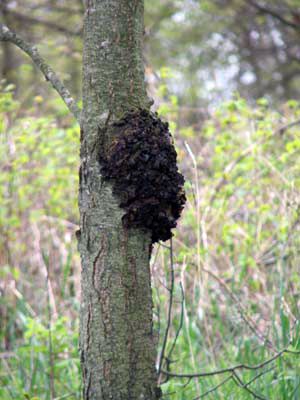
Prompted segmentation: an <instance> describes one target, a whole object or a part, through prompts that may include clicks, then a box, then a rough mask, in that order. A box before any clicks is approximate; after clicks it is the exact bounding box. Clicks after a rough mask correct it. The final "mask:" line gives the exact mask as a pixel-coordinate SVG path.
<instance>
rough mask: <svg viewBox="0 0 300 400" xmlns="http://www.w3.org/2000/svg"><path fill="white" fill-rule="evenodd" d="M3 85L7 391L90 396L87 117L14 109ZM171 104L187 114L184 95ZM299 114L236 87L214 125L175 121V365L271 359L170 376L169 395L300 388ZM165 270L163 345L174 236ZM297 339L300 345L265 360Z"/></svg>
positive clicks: (158, 316) (294, 106)
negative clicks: (80, 174) (83, 345)
mask: <svg viewBox="0 0 300 400" xmlns="http://www.w3.org/2000/svg"><path fill="white" fill-rule="evenodd" d="M3 96H5V98H6V100H5V102H2V103H1V102H0V104H2V109H1V110H0V116H1V118H2V122H1V121H0V122H1V124H2V125H3V126H4V128H5V129H4V131H5V132H6V136H5V138H4V139H5V140H3V141H2V142H1V145H0V153H1V154H0V155H1V157H0V159H1V161H0V163H1V164H0V168H1V170H3V171H4V173H3V177H2V178H1V179H2V181H1V187H0V192H1V211H0V230H1V241H0V264H1V271H0V274H1V283H0V289H1V297H0V312H1V330H0V346H1V350H0V398H1V399H3V400H8V399H12V398H13V399H52V400H53V399H56V400H58V399H64V398H70V399H79V398H80V393H81V379H80V369H79V360H78V351H77V347H78V336H77V332H78V314H79V290H80V289H79V286H80V285H79V279H80V277H79V275H80V265H79V256H78V253H77V251H76V240H75V235H74V233H75V230H76V219H77V214H76V211H74V210H75V207H76V206H75V201H74V199H76V190H77V188H76V182H77V177H76V174H77V164H76V163H77V160H76V157H74V156H73V155H74V151H76V148H77V146H78V132H77V128H74V127H69V128H67V129H65V130H61V129H59V128H58V127H57V126H56V122H55V121H54V120H53V119H50V118H49V119H47V118H43V119H36V118H33V117H32V118H31V119H28V118H25V117H19V118H18V119H17V120H13V118H12V116H13V114H14V112H15V109H16V108H17V104H12V103H11V102H12V101H13V100H12V98H11V97H9V96H8V95H7V93H6V94H4V95H3ZM3 104H4V106H3ZM5 107H6V108H5ZM171 111H172V112H171V114H170V115H171V116H172V118H173V120H174V121H176V120H178V119H179V114H180V108H179V106H178V105H176V109H173V110H171ZM168 112H170V110H169V109H168ZM170 115H166V117H168V118H169V119H170ZM299 117H300V106H299V104H298V103H297V102H295V101H291V102H288V103H286V104H285V105H283V106H282V108H281V109H280V110H278V111H274V110H272V109H271V108H269V107H268V105H267V102H266V101H261V102H259V104H258V105H257V107H252V106H249V105H248V104H247V103H246V102H245V101H244V100H243V99H240V98H236V99H235V100H232V101H230V102H228V103H226V104H224V105H222V106H221V107H220V109H219V110H217V111H216V112H215V113H214V114H213V115H212V116H211V117H210V118H209V119H208V120H207V121H206V122H205V123H202V124H201V128H197V129H196V128H194V127H182V128H180V127H179V126H178V127H176V125H175V122H174V121H173V123H172V124H171V126H172V127H173V133H174V135H175V139H176V145H177V150H178V155H179V162H180V166H181V170H182V171H183V173H184V175H185V177H186V192H187V198H188V202H187V205H186V208H185V211H184V214H183V216H182V218H181V220H180V223H179V226H178V229H177V231H176V235H175V237H174V239H173V247H172V248H173V263H172V265H173V270H174V302H173V307H172V313H171V325H170V329H169V332H168V342H167V346H166V351H165V354H169V352H170V350H171V348H172V345H173V343H174V340H175V338H176V336H177V334H178V330H179V327H180V326H181V322H182V329H181V330H180V333H179V334H178V337H177V339H176V345H175V346H174V349H173V351H172V354H171V357H170V358H171V359H170V360H169V361H170V363H169V364H168V363H166V361H165V360H164V362H163V363H162V369H164V370H166V369H168V370H169V371H170V372H172V373H178V374H191V373H198V372H209V371H215V370H220V369H228V368H229V367H232V366H236V365H239V364H243V365H250V366H257V365H260V364H263V365H262V366H261V368H257V369H256V370H248V369H245V368H240V369H237V370H235V371H234V372H235V373H234V374H233V371H228V372H226V373H222V374H218V375H213V376H206V377H200V378H199V379H169V380H167V381H166V382H164V383H163V385H162V388H163V393H164V398H165V399H170V400H181V399H182V400H183V399H184V400H185V399H188V400H190V399H200V398H206V399H225V400H230V399H238V400H243V399H253V398H258V399H268V400H270V399H271V400H279V399H280V400H285V399H287V400H296V399H300V361H299V355H298V354H297V352H298V351H299V350H300V326H299V323H298V321H299V293H300V278H299V250H298V249H299V207H300V200H299V199H300V196H299V187H300V186H299V185H300V181H299V176H300V174H299V172H300V171H299V169H300V153H299V149H300V125H297V124H294V125H291V124H292V123H293V121H295V120H297V119H298V118H299ZM11 121H14V122H11ZM283 126H285V129H281V128H282V127H283ZM25 127H26V130H25ZM41 131H42V132H43V133H44V135H41V134H40V132H41ZM48 133H49V135H51V137H52V138H53V141H49V140H48V136H47V135H48ZM61 139H63V140H61ZM58 141H59V143H62V148H61V149H60V150H61V152H60V153H59V154H60V155H58V156H57V155H56V148H57V143H58ZM12 143H14V146H15V149H16V151H15V152H13V153H12V152H10V151H9V148H11V145H12ZM9 146H10V147H9ZM24 154H25V155H26V154H31V156H30V157H24ZM35 154H38V155H37V156H35ZM43 154H44V156H42V155H43ZM20 171H21V172H20ZM32 198H34V201H33V200H32ZM151 270H152V278H153V297H154V300H155V318H154V319H155V328H156V330H159V332H160V349H159V354H160V351H161V346H162V344H163V337H164V332H165V330H166V325H167V315H168V305H169V291H168V290H167V289H166V288H167V287H169V285H170V278H171V271H172V268H171V265H170V248H169V243H162V244H160V245H158V246H157V247H156V248H155V249H154V251H153V257H152V261H151ZM45 271H46V272H45ZM47 271H48V272H49V280H47V273H48V272H47ZM49 284H50V289H49ZM182 289H183V290H182ZM49 293H53V296H51V295H49ZM183 294H184V301H183ZM284 348H287V349H289V350H290V353H284V354H283V355H282V356H281V357H277V358H276V359H274V360H273V361H272V362H270V363H268V364H265V365H264V362H265V361H266V360H268V359H271V358H272V357H274V355H276V354H277V353H278V352H279V351H281V350H282V349H284ZM158 363H159V359H158ZM165 378H166V377H165V376H162V381H165Z"/></svg>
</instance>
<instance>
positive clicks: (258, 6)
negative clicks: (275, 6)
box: [248, 0, 300, 31]
mask: <svg viewBox="0 0 300 400" xmlns="http://www.w3.org/2000/svg"><path fill="white" fill-rule="evenodd" d="M248 2H249V4H250V5H251V6H252V7H254V8H256V10H258V11H259V12H260V13H262V14H266V15H270V16H271V17H273V18H275V19H277V20H278V21H280V22H281V23H282V24H284V25H286V26H288V27H290V28H293V29H296V30H297V31H299V30H300V25H299V24H296V23H294V22H293V21H290V20H287V19H286V18H284V17H283V16H282V15H280V14H278V13H277V12H275V11H273V10H272V9H270V8H267V7H264V6H262V5H261V4H259V3H256V2H255V1H253V0H248Z"/></svg>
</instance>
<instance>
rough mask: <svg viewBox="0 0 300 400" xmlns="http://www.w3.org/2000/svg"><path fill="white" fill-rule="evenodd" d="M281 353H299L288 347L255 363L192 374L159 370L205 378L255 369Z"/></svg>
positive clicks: (164, 372) (189, 376) (173, 375)
mask: <svg viewBox="0 0 300 400" xmlns="http://www.w3.org/2000/svg"><path fill="white" fill-rule="evenodd" d="M283 354H295V355H299V354H300V351H293V350H289V349H288V348H284V349H282V350H281V351H279V352H278V353H276V354H275V355H274V356H273V357H271V358H269V359H267V360H265V361H263V362H262V363H260V364H257V365H247V364H238V365H235V366H233V367H229V368H224V369H219V370H215V371H209V372H199V373H195V374H193V373H192V374H178V373H174V372H168V371H164V370H161V372H162V373H163V374H164V375H166V376H169V377H170V378H191V379H193V378H205V377H208V376H215V375H222V374H226V373H234V372H236V371H238V370H243V369H244V370H248V371H256V370H258V369H261V368H263V367H265V366H266V365H269V364H270V363H272V362H273V361H275V360H277V359H278V358H280V357H281V356H283Z"/></svg>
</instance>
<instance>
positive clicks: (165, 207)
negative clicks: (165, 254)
mask: <svg viewBox="0 0 300 400" xmlns="http://www.w3.org/2000/svg"><path fill="white" fill-rule="evenodd" d="M112 134H113V140H112V144H111V145H110V147H109V149H108V151H107V155H106V157H105V158H103V157H102V158H101V159H100V163H101V173H102V175H103V178H104V179H106V180H112V183H113V193H114V194H115V195H116V196H118V197H119V199H120V207H121V208H123V209H124V210H125V211H126V213H125V215H124V217H123V224H124V226H126V227H127V228H130V227H139V228H146V229H149V230H151V232H152V242H153V243H154V242H157V241H159V240H167V239H170V238H171V236H172V233H171V229H172V228H175V226H176V221H177V219H178V218H179V217H180V214H181V211H182V209H183V206H184V203H185V201H186V198H185V194H184V190H183V185H184V178H183V176H182V175H181V174H180V173H179V171H178V168H177V163H176V158H177V154H176V151H175V148H174V145H173V142H172V137H171V134H170V132H169V129H168V124H167V123H165V122H163V121H161V120H160V119H159V118H158V117H157V116H156V115H155V114H151V113H149V112H148V111H145V110H140V111H138V112H136V111H135V112H131V113H128V114H126V116H125V117H124V118H123V119H122V120H120V121H118V122H117V123H115V124H114V125H113V126H112Z"/></svg>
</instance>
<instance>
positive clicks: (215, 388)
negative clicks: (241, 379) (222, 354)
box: [193, 375, 232, 400]
mask: <svg viewBox="0 0 300 400" xmlns="http://www.w3.org/2000/svg"><path fill="white" fill-rule="evenodd" d="M231 379H232V375H230V376H227V378H226V379H224V380H223V381H222V382H220V383H219V384H218V385H216V386H214V387H212V388H211V389H209V390H208V391H207V392H205V393H202V394H201V395H200V396H197V397H194V398H193V400H199V399H203V398H204V397H206V396H208V395H209V394H210V393H213V392H215V391H216V390H218V389H219V388H220V387H221V386H223V385H225V383H227V382H228V381H230V380H231Z"/></svg>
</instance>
